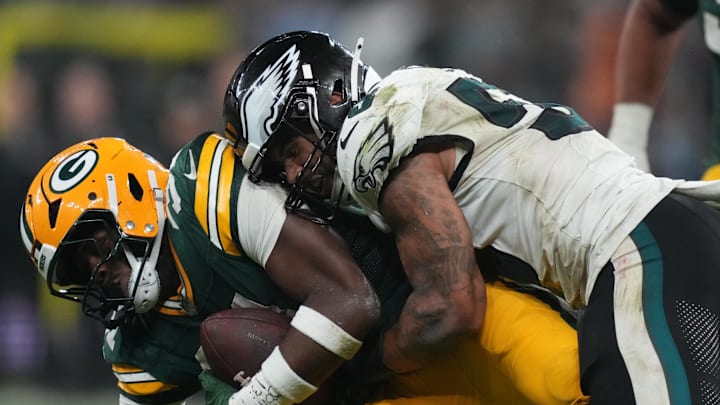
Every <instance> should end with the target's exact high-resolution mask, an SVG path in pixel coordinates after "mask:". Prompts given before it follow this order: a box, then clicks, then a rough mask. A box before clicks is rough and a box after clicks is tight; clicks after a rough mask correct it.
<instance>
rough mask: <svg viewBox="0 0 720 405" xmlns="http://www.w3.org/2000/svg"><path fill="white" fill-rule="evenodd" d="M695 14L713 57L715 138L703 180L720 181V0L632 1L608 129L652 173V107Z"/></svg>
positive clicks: (639, 165) (619, 58) (640, 165)
mask: <svg viewBox="0 0 720 405" xmlns="http://www.w3.org/2000/svg"><path fill="white" fill-rule="evenodd" d="M694 17H697V18H698V20H699V22H700V26H701V27H702V30H703V33H704V39H705V45H706V46H707V49H708V50H709V51H710V54H711V55H712V61H713V76H714V77H713V88H712V89H713V108H712V111H713V130H712V134H713V137H712V139H713V142H712V157H711V160H710V162H709V163H710V166H709V167H707V168H706V170H705V173H704V174H703V175H702V178H703V180H716V179H720V77H719V76H718V73H720V25H719V24H718V21H719V20H718V18H720V3H718V2H716V1H699V0H691V1H680V0H634V1H632V2H631V3H630V6H629V8H628V12H627V15H626V17H625V23H624V28H623V32H622V35H621V37H620V49H619V54H618V61H617V65H616V70H617V85H616V93H617V94H616V100H617V102H616V104H615V107H614V112H613V119H612V123H611V126H610V129H609V130H608V138H610V139H611V140H612V141H613V142H615V144H616V145H618V146H619V147H620V148H621V149H622V150H623V151H625V152H627V153H629V154H630V155H632V156H634V157H635V159H636V162H637V164H638V167H639V168H641V169H643V170H645V171H650V164H649V161H648V156H647V143H648V132H649V129H650V123H651V120H652V115H653V109H654V106H655V105H656V104H657V102H658V100H659V98H660V95H661V93H662V88H663V82H664V80H665V78H666V77H667V74H668V72H669V71H670V65H671V64H672V61H673V59H674V56H675V54H676V53H677V48H678V44H679V43H680V40H681V38H682V32H683V30H682V27H684V26H685V23H686V22H687V21H689V20H691V19H692V18H694Z"/></svg>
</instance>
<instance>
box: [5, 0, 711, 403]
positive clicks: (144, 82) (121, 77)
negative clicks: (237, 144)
mask: <svg viewBox="0 0 720 405" xmlns="http://www.w3.org/2000/svg"><path fill="white" fill-rule="evenodd" d="M626 6H627V1H625V0H606V1H602V2H597V1H570V0H546V1H532V0H514V1H506V0H486V1H483V2H475V1H470V0H394V1H383V0H364V1H361V0H343V1H337V0H336V1H319V0H305V1H295V2H290V1H280V0H263V1H229V0H228V1H179V0H177V1H159V0H156V1H109V0H108V1H77V0H75V1H62V2H60V1H48V2H39V1H32V0H25V1H0V165H2V171H1V173H2V174H1V175H0V178H1V179H2V190H3V191H2V192H3V194H5V197H3V198H0V204H2V209H1V210H0V213H1V214H0V224H1V226H2V228H1V229H2V230H3V231H2V233H1V235H2V236H0V238H1V239H0V249H2V254H1V255H0V257H2V258H3V261H4V263H5V264H4V265H3V268H2V272H1V273H0V274H2V276H3V279H2V281H1V282H0V404H18V403H22V404H24V405H32V404H112V403H117V394H116V392H115V391H114V378H113V376H112V374H111V373H110V371H109V368H108V367H107V366H106V364H105V363H104V362H103V361H102V359H101V352H100V345H101V337H102V329H101V327H100V325H99V324H97V323H96V322H93V321H89V320H86V319H84V318H83V317H82V316H81V314H80V309H79V307H78V306H76V305H72V304H71V303H66V302H63V301H62V300H59V299H56V298H51V297H49V295H48V294H47V293H46V291H45V287H44V286H43V285H42V283H41V282H40V278H39V277H38V276H37V274H36V272H35V270H34V268H33V267H32V265H31V263H30V261H29V260H28V259H27V258H26V257H25V253H24V250H23V247H22V244H21V242H20V239H19V236H18V231H17V229H18V217H17V215H18V210H19V207H20V203H21V201H22V199H23V196H24V193H25V192H26V189H27V187H28V185H29V183H30V181H31V179H32V177H33V175H34V174H35V172H36V171H37V170H39V169H40V167H41V165H42V164H43V163H44V162H45V161H46V160H47V159H49V158H50V157H51V156H53V155H54V154H55V153H57V152H58V151H60V150H62V149H63V148H65V147H66V146H69V145H71V144H73V143H75V142H77V141H78V140H80V139H85V138H90V137H98V136H121V137H125V138H127V139H128V140H130V141H131V142H132V143H134V144H135V145H137V146H139V147H141V148H143V149H144V150H146V151H148V152H150V153H151V154H153V155H154V156H155V157H157V158H158V159H159V160H161V161H163V162H165V163H169V160H170V158H171V156H172V154H173V152H174V151H175V150H176V149H178V148H179V147H180V146H181V145H183V144H184V143H185V142H187V141H188V140H190V139H192V138H193V137H194V136H195V135H197V134H199V133H200V132H202V131H205V130H221V129H222V122H221V102H222V95H223V92H224V88H225V85H226V82H227V81H228V79H229V78H230V76H231V74H232V72H233V71H234V68H235V66H236V65H237V64H238V63H239V62H240V61H241V60H242V58H243V56H244V55H245V54H246V53H247V51H249V50H250V49H251V48H252V47H253V46H254V45H256V44H259V43H261V42H262V41H264V40H265V39H267V38H269V37H270V36H272V35H275V34H278V33H281V32H285V31H289V30H295V29H315V30H320V31H325V32H328V33H330V34H331V35H334V36H335V37H336V38H338V39H339V40H341V41H342V42H344V43H345V44H346V45H347V46H348V47H352V46H353V45H354V43H355V40H356V38H357V37H358V36H364V37H365V50H364V53H363V59H364V60H365V61H366V62H368V63H370V64H372V65H374V67H375V68H376V70H378V72H379V73H380V74H387V73H389V72H390V71H391V70H393V69H394V68H397V67H400V66H403V65H408V64H420V65H435V66H453V67H460V68H463V69H465V70H468V71H470V72H472V73H475V74H477V75H478V76H480V77H482V78H484V79H485V80H487V81H489V82H491V83H493V84H496V85H498V86H499V87H502V88H505V89H507V90H510V91H512V92H514V93H517V94H519V95H521V96H523V97H525V98H528V99H531V100H534V101H548V102H559V103H565V104H569V105H571V106H573V107H574V108H575V109H576V110H577V111H578V112H579V113H580V114H582V115H583V116H584V117H585V118H586V119H587V120H588V121H589V122H590V123H591V124H593V125H594V126H595V127H596V128H598V129H599V130H601V131H603V132H604V131H605V130H607V127H608V125H609V120H610V114H611V111H612V101H613V76H614V75H613V65H614V60H615V51H616V45H617V40H618V35H619V33H620V26H621V23H622V18H623V13H624V11H625V8H626ZM709 59H710V58H709V55H708V54H707V53H706V51H705V50H704V48H703V45H702V40H701V37H700V32H699V26H698V25H697V24H692V25H691V26H688V27H687V29H686V36H685V40H684V42H683V44H682V46H681V55H680V58H678V60H677V61H676V63H675V65H674V67H673V70H672V72H671V77H670V80H669V81H668V83H667V87H666V92H665V95H664V97H663V100H662V103H661V105H660V107H659V108H658V112H657V115H656V120H655V122H654V125H653V134H652V136H651V144H650V160H651V163H652V164H653V166H654V168H655V171H656V173H657V174H660V175H666V176H673V177H685V178H697V177H698V176H699V175H700V173H701V171H702V166H703V161H704V160H705V159H706V158H708V156H709V135H708V132H709V128H710V122H709V117H710V113H709V109H710V107H709V104H710V74H709ZM191 403H193V404H199V403H202V398H201V397H200V396H196V397H194V398H193V400H192V401H191Z"/></svg>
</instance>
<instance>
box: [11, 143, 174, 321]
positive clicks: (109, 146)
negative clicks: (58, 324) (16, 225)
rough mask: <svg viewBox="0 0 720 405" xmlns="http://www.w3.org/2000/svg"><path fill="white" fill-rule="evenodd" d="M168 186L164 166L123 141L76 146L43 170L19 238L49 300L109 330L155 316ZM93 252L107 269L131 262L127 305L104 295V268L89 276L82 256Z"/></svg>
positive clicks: (113, 293)
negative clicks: (99, 276) (64, 302)
mask: <svg viewBox="0 0 720 405" xmlns="http://www.w3.org/2000/svg"><path fill="white" fill-rule="evenodd" d="M167 182H168V171H167V169H166V168H165V167H164V166H163V165H161V164H160V163H159V162H157V161H156V160H155V159H153V158H152V157H151V156H149V155H147V154H145V153H144V152H142V151H141V150H139V149H137V148H135V147H134V146H132V145H130V144H128V143H127V142H126V141H125V140H123V139H120V138H98V139H91V140H88V141H84V142H81V143H78V144H76V145H73V146H71V147H69V148H67V149H65V150H64V151H62V152H61V153H59V154H58V155H56V156H55V157H53V158H52V159H51V160H50V161H49V162H48V163H47V164H45V166H44V167H43V168H42V169H41V170H40V172H39V173H38V174H37V176H36V177H35V179H34V180H33V182H32V183H31V185H30V188H29V190H28V193H27V197H26V199H25V201H24V203H23V207H22V212H21V215H20V234H21V237H22V240H23V243H24V245H25V248H26V249H27V251H28V253H29V254H30V258H31V260H32V261H33V263H34V264H35V265H36V267H37V269H38V270H39V272H40V274H41V275H42V276H43V277H44V278H45V279H46V280H47V285H48V288H49V289H50V292H51V293H52V294H53V295H56V296H59V297H62V298H66V299H70V300H73V301H77V302H81V303H82V305H83V312H85V313H86V314H87V315H88V316H91V317H93V318H96V319H99V320H101V321H102V322H103V323H104V324H105V326H106V327H116V326H118V325H120V324H121V323H122V322H124V321H126V320H127V319H128V318H129V316H128V315H129V314H131V313H143V312H147V311H149V310H150V309H152V308H153V307H154V306H155V305H156V304H157V301H158V299H159V294H160V282H159V276H158V273H157V270H156V268H155V266H156V263H157V258H158V255H159V253H160V246H161V244H162V238H163V230H164V225H165V219H166V213H165V201H164V195H165V187H166V185H167ZM98 231H102V232H105V234H106V235H108V238H107V239H109V242H108V243H109V244H110V245H111V246H112V247H111V248H109V247H108V243H104V244H100V243H98V241H96V240H95V235H96V234H97V232H98ZM105 242H107V240H106V241H105ZM88 248H91V249H96V251H95V253H96V254H97V257H100V258H104V259H103V263H105V262H107V261H109V260H110V259H111V258H113V257H124V258H125V259H126V260H127V262H128V264H129V265H130V268H131V269H132V273H131V276H130V281H129V285H128V292H129V295H130V296H129V297H125V296H118V295H120V294H118V291H108V289H107V287H105V288H101V287H100V285H99V283H97V282H96V280H95V276H96V273H97V270H98V268H99V267H100V266H99V265H98V266H96V267H95V268H94V269H88V268H87V264H85V266H83V265H82V263H79V262H78V260H79V259H78V257H80V256H81V255H80V252H81V249H88ZM101 264H102V263H101Z"/></svg>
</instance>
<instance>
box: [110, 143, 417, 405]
mask: <svg viewBox="0 0 720 405" xmlns="http://www.w3.org/2000/svg"><path fill="white" fill-rule="evenodd" d="M244 176H245V170H244V168H243V166H242V164H241V163H240V162H239V160H238V159H236V158H235V156H234V152H233V150H232V148H231V147H230V145H229V144H228V143H227V141H225V140H224V139H223V138H222V137H220V136H218V135H216V134H212V133H205V134H202V135H200V136H199V137H197V138H196V139H195V140H194V141H192V142H191V143H189V144H188V145H186V146H185V147H184V148H182V149H181V150H180V151H179V152H178V153H177V154H176V155H175V157H174V158H173V161H172V164H171V167H170V179H169V182H168V187H167V209H166V211H167V214H168V219H167V223H166V227H165V229H166V232H167V233H168V236H169V242H170V247H171V250H172V254H173V256H174V260H175V264H176V267H177V269H178V273H179V274H180V278H181V287H180V289H179V291H178V295H177V296H176V297H173V298H172V299H171V300H168V301H167V302H165V303H164V305H163V307H162V309H161V310H159V311H157V312H153V313H152V314H149V315H147V316H145V317H144V318H143V319H144V321H145V325H144V326H143V325H135V326H133V327H131V326H126V327H122V328H119V329H116V330H113V331H108V332H107V333H106V339H105V345H104V354H105V358H106V360H107V361H109V362H111V363H113V371H114V372H115V374H116V376H117V377H118V381H119V383H118V386H119V387H120V389H121V390H122V392H123V394H124V395H125V396H128V397H129V398H132V399H134V400H136V401H145V402H148V403H167V402H171V401H177V400H180V399H182V398H185V397H187V396H189V395H192V394H193V393H194V392H196V391H197V390H199V389H200V385H199V382H198V380H197V375H198V374H199V373H200V366H199V364H198V363H197V362H196V360H195V357H194V356H195V353H196V352H197V350H198V348H199V346H200V343H199V336H198V328H199V325H200V323H201V321H202V319H204V318H205V317H207V316H208V315H210V314H212V313H215V312H217V311H220V310H223V309H227V308H233V307H248V306H255V305H261V306H269V307H272V308H274V309H276V310H278V311H293V310H295V309H297V307H298V305H299V304H298V303H297V302H294V301H293V300H291V299H290V298H289V297H287V296H286V295H285V294H284V293H283V292H282V291H281V290H280V289H279V288H278V287H277V286H276V285H275V284H274V283H273V282H272V281H271V280H270V278H269V277H268V276H267V274H266V273H265V271H264V269H263V268H262V267H261V266H260V265H258V264H257V263H255V262H254V261H253V260H251V259H250V258H248V257H247V255H245V253H244V252H243V248H242V246H241V245H240V243H239V239H238V229H237V221H236V213H237V200H238V195H239V193H240V189H241V185H242V180H243V178H244ZM331 226H332V227H333V228H334V229H335V230H336V231H337V232H338V234H340V235H341V236H342V237H343V238H344V239H345V240H346V241H347V243H348V245H349V247H350V250H351V252H352V255H353V257H354V258H355V259H356V260H357V261H358V264H359V265H360V267H361V269H362V270H363V272H364V273H365V275H366V276H367V278H368V280H369V281H370V282H371V284H372V285H373V287H374V288H375V289H376V291H377V292H378V295H379V296H380V298H381V301H382V302H383V322H382V323H383V324H384V325H389V324H392V323H393V322H394V321H395V319H396V318H397V316H399V312H400V309H401V308H402V305H403V303H404V302H405V298H406V297H407V295H408V294H409V291H410V288H409V286H408V284H407V281H406V279H405V276H404V273H403V271H402V268H401V266H400V260H399V258H398V255H397V251H396V249H395V248H394V246H395V244H394V240H393V239H392V236H391V235H386V234H382V233H380V232H378V231H377V230H376V229H375V228H374V227H373V226H372V224H371V223H370V222H369V220H368V219H367V218H366V217H364V216H362V215H357V214H354V213H339V214H338V215H337V218H336V220H334V221H333V223H332V224H331Z"/></svg>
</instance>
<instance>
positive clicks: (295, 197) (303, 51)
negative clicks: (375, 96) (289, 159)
mask: <svg viewBox="0 0 720 405" xmlns="http://www.w3.org/2000/svg"><path fill="white" fill-rule="evenodd" d="M361 48H362V39H360V40H359V41H358V46H357V48H356V50H355V53H353V52H351V51H350V50H348V49H347V48H345V47H344V46H343V45H341V44H340V43H338V42H336V41H335V40H333V39H332V38H330V36H329V35H327V34H325V33H321V32H314V31H296V32H290V33H286V34H281V35H278V36H276V37H274V38H272V39H270V40H269V41H267V42H265V43H264V44H262V45H260V46H258V47H257V48H255V49H254V50H253V51H252V52H251V53H250V55H249V56H248V57H247V58H246V59H245V60H244V61H243V62H242V63H241V64H240V65H239V66H238V68H237V70H236V71H235V74H234V75H233V77H232V79H231V80H230V84H229V86H228V88H227V92H226V93H225V99H224V105H223V117H224V120H225V131H224V133H225V137H226V138H227V139H228V140H229V141H230V142H231V143H232V144H233V146H234V149H235V152H236V154H237V155H238V156H239V157H240V158H241V159H242V164H243V166H244V167H245V168H246V169H247V171H248V175H249V177H250V179H251V180H252V181H254V182H258V181H260V180H261V179H263V180H267V181H274V182H281V183H284V184H287V182H286V178H285V174H284V173H283V171H284V170H283V168H280V167H270V164H271V162H267V161H266V160H267V159H265V157H266V154H267V151H268V147H269V146H271V145H273V144H274V143H276V142H277V143H278V144H280V143H282V142H283V141H284V140H287V139H288V137H286V136H283V135H286V134H287V135H302V136H305V137H306V138H307V139H308V140H310V141H311V142H312V143H313V144H314V145H315V151H314V152H313V156H317V155H316V154H317V153H320V154H321V156H330V157H331V158H333V159H334V156H335V148H336V135H337V132H338V129H339V128H340V126H341V124H342V122H343V120H344V119H345V117H346V116H347V114H348V112H349V111H350V109H351V108H352V106H353V105H354V104H355V103H357V102H358V101H359V100H360V99H361V98H362V97H363V96H364V95H365V94H366V92H367V91H368V90H369V89H370V87H372V86H373V85H374V84H375V83H377V82H379V81H380V76H378V74H377V73H376V72H375V71H374V69H372V68H371V67H370V66H368V65H365V64H364V63H362V62H361V61H360V58H359V55H360V50H361ZM333 93H338V94H340V95H341V101H339V102H338V101H337V97H336V99H335V100H333ZM308 134H314V135H315V137H312V136H308ZM311 160H313V159H308V163H309V162H310V161H311ZM305 169H307V170H303V172H304V173H305V174H308V171H312V170H313V169H314V168H313V167H306V168H305ZM303 175H304V174H303V173H301V174H300V175H299V176H298V181H297V182H296V183H295V184H293V185H288V187H289V189H290V196H289V197H288V201H287V203H286V208H288V209H289V210H290V211H298V210H299V209H300V207H301V206H303V205H304V203H312V202H313V201H315V202H318V200H323V197H322V196H318V195H313V193H312V192H309V191H308V190H303V186H302V181H300V180H301V177H302V176H303ZM336 177H337V176H336Z"/></svg>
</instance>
